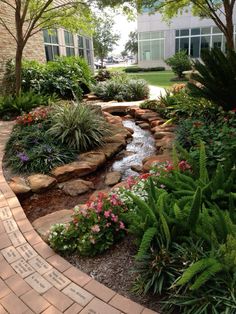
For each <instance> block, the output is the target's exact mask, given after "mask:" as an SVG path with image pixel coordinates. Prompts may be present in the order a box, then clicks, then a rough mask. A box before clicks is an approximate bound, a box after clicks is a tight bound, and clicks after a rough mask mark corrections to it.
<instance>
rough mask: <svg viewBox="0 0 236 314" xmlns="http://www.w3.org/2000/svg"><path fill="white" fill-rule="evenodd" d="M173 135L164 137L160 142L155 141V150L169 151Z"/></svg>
mask: <svg viewBox="0 0 236 314" xmlns="http://www.w3.org/2000/svg"><path fill="white" fill-rule="evenodd" d="M173 141H174V134H172V135H169V136H165V137H163V138H162V139H161V140H156V148H157V150H159V149H171V148H172V146H173Z"/></svg>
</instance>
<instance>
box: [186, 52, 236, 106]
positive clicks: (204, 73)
mask: <svg viewBox="0 0 236 314" xmlns="http://www.w3.org/2000/svg"><path fill="white" fill-rule="evenodd" d="M201 58H202V61H203V63H201V62H200V61H196V62H195V63H194V67H195V69H196V70H197V72H198V73H194V74H192V80H193V81H191V82H189V83H188V88H189V90H190V92H191V94H192V95H193V96H194V97H203V98H206V99H209V100H211V101H213V102H215V103H216V104H218V105H219V106H222V107H223V109H224V110H231V109H235V108H236V93H235V86H236V52H235V51H228V53H227V54H224V53H223V52H222V51H221V50H220V49H218V48H213V49H211V50H205V51H202V55H201ZM196 83H198V84H196Z"/></svg>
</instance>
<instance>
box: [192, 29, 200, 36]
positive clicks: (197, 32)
mask: <svg viewBox="0 0 236 314" xmlns="http://www.w3.org/2000/svg"><path fill="white" fill-rule="evenodd" d="M191 35H200V28H192V29H191Z"/></svg>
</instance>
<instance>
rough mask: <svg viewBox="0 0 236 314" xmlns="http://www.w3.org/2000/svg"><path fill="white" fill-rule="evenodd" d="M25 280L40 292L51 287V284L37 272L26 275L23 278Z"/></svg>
mask: <svg viewBox="0 0 236 314" xmlns="http://www.w3.org/2000/svg"><path fill="white" fill-rule="evenodd" d="M25 281H26V282H27V283H28V284H29V285H30V286H31V287H32V288H33V289H34V290H35V291H37V292H38V293H40V294H42V293H44V292H46V291H47V290H48V289H50V288H51V287H52V285H51V284H50V283H49V282H48V281H47V280H46V279H44V278H43V277H42V276H41V275H40V274H38V273H34V274H32V275H30V276H28V277H27V278H25Z"/></svg>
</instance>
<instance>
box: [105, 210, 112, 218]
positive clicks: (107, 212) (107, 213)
mask: <svg viewBox="0 0 236 314" xmlns="http://www.w3.org/2000/svg"><path fill="white" fill-rule="evenodd" d="M110 214H111V212H110V210H106V211H105V212H104V216H105V218H109V217H110Z"/></svg>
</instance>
